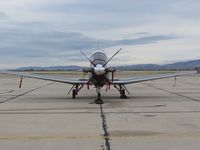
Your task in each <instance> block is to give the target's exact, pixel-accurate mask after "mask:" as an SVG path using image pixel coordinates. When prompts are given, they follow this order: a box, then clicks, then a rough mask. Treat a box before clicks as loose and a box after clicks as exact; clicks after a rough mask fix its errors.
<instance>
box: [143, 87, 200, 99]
mask: <svg viewBox="0 0 200 150" xmlns="http://www.w3.org/2000/svg"><path fill="white" fill-rule="evenodd" d="M142 84H143V85H146V86H148V87H151V88H154V89H157V90H161V91H164V92H167V93H169V94H174V95H177V96H180V97H183V98H186V99H188V100H192V101H195V102H200V100H198V99H194V98H191V97H189V96H185V95H182V94H180V93H176V92H171V91H168V90H166V89H162V88H159V87H156V86H153V85H149V84H147V83H142Z"/></svg>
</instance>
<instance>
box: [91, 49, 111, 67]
mask: <svg viewBox="0 0 200 150" xmlns="http://www.w3.org/2000/svg"><path fill="white" fill-rule="evenodd" d="M90 60H91V61H92V62H93V63H94V64H101V65H104V64H105V63H106V61H107V60H108V58H107V56H106V55H105V53H104V52H101V51H97V52H94V53H93V54H92V56H91V57H90Z"/></svg>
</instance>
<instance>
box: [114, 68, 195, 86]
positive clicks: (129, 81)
mask: <svg viewBox="0 0 200 150" xmlns="http://www.w3.org/2000/svg"><path fill="white" fill-rule="evenodd" d="M196 73H197V72H196V71H189V72H180V73H175V74H169V73H168V74H160V75H149V76H143V77H135V78H132V79H124V80H115V81H113V82H112V84H114V85H119V84H123V85H125V84H132V83H139V82H145V81H150V80H157V79H164V78H171V77H177V76H183V75H191V74H196Z"/></svg>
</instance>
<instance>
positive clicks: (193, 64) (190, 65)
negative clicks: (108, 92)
mask: <svg viewBox="0 0 200 150" xmlns="http://www.w3.org/2000/svg"><path fill="white" fill-rule="evenodd" d="M115 67H116V69H117V70H122V71H128V70H130V71H131V70H193V69H195V68H197V67H200V60H192V61H184V62H177V63H172V64H165V65H156V64H139V65H123V66H115ZM15 70H17V71H47V70H48V71H82V67H80V66H75V65H72V66H50V67H22V68H17V69H15Z"/></svg>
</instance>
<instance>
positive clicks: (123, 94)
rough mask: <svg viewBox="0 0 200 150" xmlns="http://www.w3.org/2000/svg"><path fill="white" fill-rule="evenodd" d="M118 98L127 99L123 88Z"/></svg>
mask: <svg viewBox="0 0 200 150" xmlns="http://www.w3.org/2000/svg"><path fill="white" fill-rule="evenodd" d="M120 98H121V99H127V96H126V93H125V89H122V91H121V95H120Z"/></svg>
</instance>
